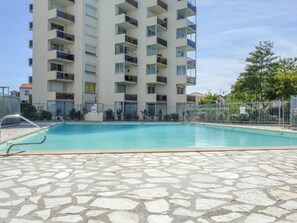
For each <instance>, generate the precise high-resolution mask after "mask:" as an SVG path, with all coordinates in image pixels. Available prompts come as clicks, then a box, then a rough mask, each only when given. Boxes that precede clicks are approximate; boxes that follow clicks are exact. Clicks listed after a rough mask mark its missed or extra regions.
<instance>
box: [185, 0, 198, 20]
mask: <svg viewBox="0 0 297 223" xmlns="http://www.w3.org/2000/svg"><path fill="white" fill-rule="evenodd" d="M196 11H197V7H196V6H195V5H194V4H193V3H192V2H190V1H189V0H188V3H187V16H188V17H190V16H194V15H196Z"/></svg>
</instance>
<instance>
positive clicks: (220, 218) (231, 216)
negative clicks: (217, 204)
mask: <svg viewBox="0 0 297 223" xmlns="http://www.w3.org/2000/svg"><path fill="white" fill-rule="evenodd" d="M240 217H242V214H239V213H229V214H225V215H218V216H214V217H211V218H212V219H213V220H214V221H215V222H228V221H233V220H235V219H237V218H240Z"/></svg>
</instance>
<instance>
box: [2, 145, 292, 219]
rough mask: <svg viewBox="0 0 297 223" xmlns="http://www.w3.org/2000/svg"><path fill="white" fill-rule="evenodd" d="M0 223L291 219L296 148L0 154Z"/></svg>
mask: <svg viewBox="0 0 297 223" xmlns="http://www.w3.org/2000/svg"><path fill="white" fill-rule="evenodd" d="M0 222H11V223H27V222H28V223H30V222H32V223H33V222H34V223H38V222H87V223H95V222H98V223H103V222H105V223H107V222H112V223H134V222H135V223H136V222H148V223H170V222H172V223H193V222H201V223H206V222H245V223H264V222H282V223H284V222H290V223H293V222H297V151H296V150H286V151H281V150H277V151H250V152H249V151H245V152H244V151H234V152H202V153H199V152H184V153H135V154H132V153H131V154H86V155H35V156H34V155H23V156H10V157H0Z"/></svg>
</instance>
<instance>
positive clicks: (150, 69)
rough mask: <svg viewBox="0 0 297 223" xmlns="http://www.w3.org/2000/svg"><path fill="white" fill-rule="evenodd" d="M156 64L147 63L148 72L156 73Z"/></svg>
mask: <svg viewBox="0 0 297 223" xmlns="http://www.w3.org/2000/svg"><path fill="white" fill-rule="evenodd" d="M156 70H157V69H156V64H147V65H146V74H155V73H156Z"/></svg>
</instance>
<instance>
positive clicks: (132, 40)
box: [125, 35, 138, 47]
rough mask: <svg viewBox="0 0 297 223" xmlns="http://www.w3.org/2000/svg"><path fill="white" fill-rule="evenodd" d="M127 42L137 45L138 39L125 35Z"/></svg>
mask: <svg viewBox="0 0 297 223" xmlns="http://www.w3.org/2000/svg"><path fill="white" fill-rule="evenodd" d="M125 43H127V44H130V45H133V46H136V47H137V45H138V41H137V39H136V38H133V37H131V36H128V35H125Z"/></svg>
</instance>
